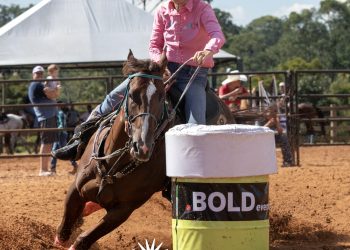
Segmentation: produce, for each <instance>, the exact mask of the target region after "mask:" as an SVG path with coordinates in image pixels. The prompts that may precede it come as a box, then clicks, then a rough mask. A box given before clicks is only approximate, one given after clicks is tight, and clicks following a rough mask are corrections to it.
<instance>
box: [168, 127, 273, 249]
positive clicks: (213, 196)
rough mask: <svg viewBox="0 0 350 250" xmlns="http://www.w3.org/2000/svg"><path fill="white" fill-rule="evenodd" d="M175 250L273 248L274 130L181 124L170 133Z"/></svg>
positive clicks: (170, 175) (169, 167)
mask: <svg viewBox="0 0 350 250" xmlns="http://www.w3.org/2000/svg"><path fill="white" fill-rule="evenodd" d="M165 142H166V165H167V169H166V173H167V176H169V177H171V181H172V190H171V202H172V238H173V249H174V250H216V249H217V250H232V249H235V250H240V249H242V250H243V249H244V250H249V249H252V250H253V249H254V250H255V249H269V208H270V206H269V201H268V192H269V175H270V174H273V173H276V172H277V163H276V151H275V141H274V132H273V131H271V130H270V129H268V128H266V127H260V126H251V125H241V124H232V125H216V126H205V125H194V124H184V125H178V126H175V127H173V128H172V129H170V130H169V131H168V132H167V133H166V135H165Z"/></svg>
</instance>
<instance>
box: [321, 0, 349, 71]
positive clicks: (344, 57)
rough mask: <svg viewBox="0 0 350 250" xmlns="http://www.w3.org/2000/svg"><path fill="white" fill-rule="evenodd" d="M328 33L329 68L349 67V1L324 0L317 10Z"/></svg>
mask: <svg viewBox="0 0 350 250" xmlns="http://www.w3.org/2000/svg"><path fill="white" fill-rule="evenodd" d="M319 12H320V14H321V16H322V17H323V21H324V22H325V23H326V24H327V26H328V29H329V33H330V42H331V44H330V46H329V49H330V51H331V53H332V65H330V67H331V68H336V69H337V68H338V69H340V68H349V67H350V46H349V41H350V33H349V28H348V27H349V23H350V1H349V0H348V1H346V2H344V3H342V2H340V1H335V0H324V1H322V2H321V7H320V10H319Z"/></svg>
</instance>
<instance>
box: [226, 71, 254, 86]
mask: <svg viewBox="0 0 350 250" xmlns="http://www.w3.org/2000/svg"><path fill="white" fill-rule="evenodd" d="M237 73H239V71H238V70H234V71H231V72H230V74H237ZM247 80H248V79H247V76H245V75H228V76H227V78H226V79H225V80H224V81H223V82H222V83H221V84H222V85H226V84H228V83H230V82H235V81H243V82H246V81H247Z"/></svg>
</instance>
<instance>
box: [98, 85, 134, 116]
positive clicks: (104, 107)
mask: <svg viewBox="0 0 350 250" xmlns="http://www.w3.org/2000/svg"><path fill="white" fill-rule="evenodd" d="M128 83H129V79H128V78H127V79H125V80H124V81H123V82H122V83H121V84H119V85H118V86H117V87H116V88H115V89H113V90H112V91H111V92H110V93H109V94H108V95H107V96H106V97H105V99H104V100H103V102H102V103H101V105H100V107H99V108H97V110H96V111H97V112H98V113H99V114H100V115H101V116H104V115H107V114H109V113H111V112H112V111H114V110H115V109H116V108H118V106H119V104H120V102H121V101H122V100H123V96H124V94H125V91H126V88H127V87H128Z"/></svg>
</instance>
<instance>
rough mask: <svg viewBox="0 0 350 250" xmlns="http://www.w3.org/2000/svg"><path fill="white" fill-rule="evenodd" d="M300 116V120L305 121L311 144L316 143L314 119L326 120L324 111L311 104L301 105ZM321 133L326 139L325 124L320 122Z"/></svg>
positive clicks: (299, 108) (299, 106)
mask: <svg viewBox="0 0 350 250" xmlns="http://www.w3.org/2000/svg"><path fill="white" fill-rule="evenodd" d="M298 116H299V118H300V119H304V124H305V128H306V136H307V137H308V140H309V143H314V137H315V136H316V133H315V129H314V122H313V121H312V120H311V119H312V118H324V114H323V113H322V111H321V110H320V109H319V108H317V107H316V106H315V105H313V104H311V103H299V104H298ZM319 124H320V127H321V131H320V134H321V135H322V136H324V137H326V129H325V122H323V121H321V122H319Z"/></svg>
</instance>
